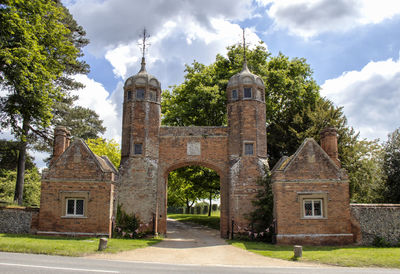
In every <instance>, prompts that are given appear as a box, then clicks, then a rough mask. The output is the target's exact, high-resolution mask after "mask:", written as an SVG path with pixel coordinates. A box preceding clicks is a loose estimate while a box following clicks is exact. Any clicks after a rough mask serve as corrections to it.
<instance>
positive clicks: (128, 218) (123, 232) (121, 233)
mask: <svg viewBox="0 0 400 274" xmlns="http://www.w3.org/2000/svg"><path fill="white" fill-rule="evenodd" d="M139 226H140V220H139V218H138V217H136V216H135V215H134V214H132V215H130V214H128V213H126V212H125V211H124V210H123V209H122V205H118V206H117V216H116V218H115V228H114V233H113V237H114V238H140V237H142V236H143V235H144V233H142V232H139Z"/></svg>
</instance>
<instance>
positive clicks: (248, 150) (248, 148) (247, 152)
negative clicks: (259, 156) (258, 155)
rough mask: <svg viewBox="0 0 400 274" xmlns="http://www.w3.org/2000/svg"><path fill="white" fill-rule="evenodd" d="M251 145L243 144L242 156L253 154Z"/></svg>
mask: <svg viewBox="0 0 400 274" xmlns="http://www.w3.org/2000/svg"><path fill="white" fill-rule="evenodd" d="M253 150H254V148H253V143H245V144H244V155H253V154H254V151H253Z"/></svg>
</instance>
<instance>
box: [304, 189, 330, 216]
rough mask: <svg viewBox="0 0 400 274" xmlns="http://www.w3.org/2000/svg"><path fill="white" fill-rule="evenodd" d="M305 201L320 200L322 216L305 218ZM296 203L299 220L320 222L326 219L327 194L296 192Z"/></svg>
mask: <svg viewBox="0 0 400 274" xmlns="http://www.w3.org/2000/svg"><path fill="white" fill-rule="evenodd" d="M305 200H321V201H322V207H321V210H322V212H321V213H322V216H305V213H304V201H305ZM297 201H298V202H299V207H300V219H302V220H321V219H328V193H326V192H298V193H297Z"/></svg>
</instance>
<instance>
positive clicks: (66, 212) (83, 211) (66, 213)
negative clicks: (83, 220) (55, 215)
mask: <svg viewBox="0 0 400 274" xmlns="http://www.w3.org/2000/svg"><path fill="white" fill-rule="evenodd" d="M78 200H81V201H82V203H83V204H82V214H77V213H76V201H78ZM68 201H74V213H72V214H71V213H68ZM65 216H73V217H83V216H85V199H84V198H66V199H65Z"/></svg>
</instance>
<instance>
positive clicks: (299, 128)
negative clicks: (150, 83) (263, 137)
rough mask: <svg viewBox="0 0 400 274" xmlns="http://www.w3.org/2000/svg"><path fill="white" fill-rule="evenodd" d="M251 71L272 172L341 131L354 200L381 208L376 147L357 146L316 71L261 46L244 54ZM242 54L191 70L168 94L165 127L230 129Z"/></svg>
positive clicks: (234, 51)
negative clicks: (232, 82) (256, 79)
mask: <svg viewBox="0 0 400 274" xmlns="http://www.w3.org/2000/svg"><path fill="white" fill-rule="evenodd" d="M246 56H247V63H248V67H249V69H250V70H251V71H252V72H253V73H254V74H257V75H258V76H260V77H261V78H262V79H263V80H264V83H265V90H266V95H265V102H266V118H267V138H268V158H269V164H270V166H271V167H273V166H274V165H275V163H276V162H277V161H278V160H279V159H280V158H281V157H282V156H283V155H291V154H293V153H294V152H295V151H296V150H297V148H298V147H299V145H300V144H301V143H302V142H303V140H304V139H305V138H309V137H312V138H314V139H315V140H316V141H320V132H321V130H322V129H324V128H326V127H335V128H336V129H337V131H338V137H339V138H338V149H339V158H340V160H341V163H342V167H343V168H345V169H346V170H347V171H348V173H349V179H350V192H351V199H352V201H355V202H378V201H381V199H382V191H383V186H382V185H383V184H384V180H385V177H384V174H383V173H382V168H381V167H382V158H381V148H380V145H379V144H378V142H377V141H372V142H368V141H364V140H359V134H358V133H356V132H355V131H354V129H353V128H352V127H350V126H349V125H348V124H347V119H346V117H345V115H344V113H343V108H342V107H336V106H335V105H334V104H333V102H331V101H329V100H328V99H326V98H322V97H321V96H320V94H319V90H320V87H319V86H318V85H317V83H316V82H315V80H314V79H313V71H312V69H311V68H310V66H309V65H308V64H307V62H306V60H305V59H304V58H292V59H290V58H289V57H287V56H285V55H283V54H282V53H279V54H278V56H271V55H270V54H269V53H268V52H267V51H266V48H265V47H264V45H263V44H262V43H260V44H258V45H257V46H256V47H255V48H253V49H246ZM242 63H243V48H242V47H241V46H230V47H228V53H227V56H226V57H225V56H221V55H217V57H216V60H215V62H214V63H212V64H210V65H209V66H205V65H203V64H200V63H198V62H196V61H194V62H193V63H192V64H191V65H187V66H186V69H185V72H186V75H185V80H184V82H183V83H182V84H181V85H178V86H173V87H172V90H171V91H168V90H167V91H164V93H163V96H164V98H163V101H162V112H163V121H162V123H163V124H166V125H175V126H192V125H194V126H221V125H225V124H226V86H227V83H228V80H229V79H230V77H231V76H233V75H234V74H236V73H238V72H240V70H241V69H242Z"/></svg>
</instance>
